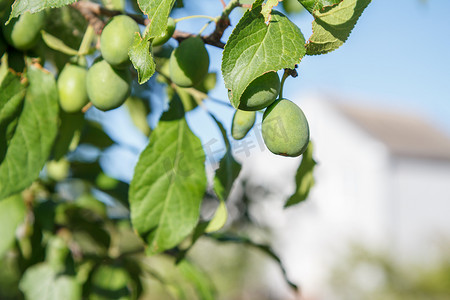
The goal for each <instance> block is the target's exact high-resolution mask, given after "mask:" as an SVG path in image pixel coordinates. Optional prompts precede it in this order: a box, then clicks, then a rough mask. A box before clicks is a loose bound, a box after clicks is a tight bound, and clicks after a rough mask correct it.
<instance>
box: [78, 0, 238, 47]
mask: <svg viewBox="0 0 450 300" xmlns="http://www.w3.org/2000/svg"><path fill="white" fill-rule="evenodd" d="M238 6H242V5H241V4H240V3H239V1H238V0H231V1H230V3H228V5H227V6H226V7H225V8H224V11H223V13H222V15H221V16H220V18H218V19H217V21H216V27H215V29H214V31H213V32H212V33H211V34H209V35H205V36H201V38H202V39H203V41H204V42H205V44H209V45H212V46H215V47H218V48H221V49H223V48H224V47H225V43H223V42H222V41H221V40H220V39H221V38H222V36H223V33H224V32H225V30H226V29H227V28H228V26H230V19H229V18H228V15H229V14H230V12H231V11H232V10H233V9H234V8H235V7H238ZM72 7H74V8H75V9H77V10H78V11H79V12H80V13H81V14H82V15H83V17H84V18H85V19H86V20H87V21H88V22H89V24H90V25H91V26H92V27H93V28H94V31H95V32H96V33H97V34H101V33H102V30H103V27H104V26H105V24H106V21H105V20H104V19H103V17H104V16H106V17H114V16H117V15H120V14H123V12H121V11H118V10H110V9H107V8H105V7H103V6H101V5H100V4H97V3H94V2H90V1H78V2H75V3H73V4H72ZM127 15H128V16H129V17H131V18H133V19H134V20H135V21H136V22H137V23H139V24H141V25H144V26H147V25H148V24H149V22H150V21H149V20H148V19H147V18H144V17H143V16H142V15H134V14H127ZM195 35H196V34H193V33H189V32H184V31H180V30H175V32H174V34H173V36H172V37H173V38H174V39H176V40H177V41H178V42H181V41H183V40H185V39H187V38H189V37H192V36H195Z"/></svg>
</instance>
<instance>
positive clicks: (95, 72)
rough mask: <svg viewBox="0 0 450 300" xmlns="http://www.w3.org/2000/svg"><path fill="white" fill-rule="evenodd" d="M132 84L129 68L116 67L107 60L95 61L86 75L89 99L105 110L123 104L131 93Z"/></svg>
mask: <svg viewBox="0 0 450 300" xmlns="http://www.w3.org/2000/svg"><path fill="white" fill-rule="evenodd" d="M130 84H131V75H130V72H129V69H123V70H117V69H114V68H113V67H111V65H110V64H108V63H107V62H106V61H105V60H101V61H99V62H97V63H95V64H94V65H93V66H92V67H91V68H90V69H89V70H88V72H87V76H86V86H87V93H88V96H89V99H90V100H91V102H92V104H94V106H95V107H97V108H98V109H100V110H103V111H107V110H111V109H114V108H117V107H119V106H121V105H122V104H123V103H124V102H125V100H126V99H127V98H128V96H129V95H130V91H131V87H130Z"/></svg>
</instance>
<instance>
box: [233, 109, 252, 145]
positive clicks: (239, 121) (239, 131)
mask: <svg viewBox="0 0 450 300" xmlns="http://www.w3.org/2000/svg"><path fill="white" fill-rule="evenodd" d="M255 119H256V112H254V111H245V110H240V109H238V110H236V112H235V113H234V116H233V123H232V125H231V135H232V136H233V138H234V139H235V140H241V139H243V138H244V137H245V136H246V135H247V133H248V132H249V131H250V129H252V127H253V124H255Z"/></svg>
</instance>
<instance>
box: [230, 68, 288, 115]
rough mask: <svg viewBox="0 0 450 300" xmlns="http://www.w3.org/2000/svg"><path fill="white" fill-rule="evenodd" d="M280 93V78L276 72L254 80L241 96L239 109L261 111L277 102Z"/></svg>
mask: <svg viewBox="0 0 450 300" xmlns="http://www.w3.org/2000/svg"><path fill="white" fill-rule="evenodd" d="M279 92H280V78H279V77H278V74H277V73H276V72H268V73H265V74H263V75H261V76H260V77H258V78H256V79H255V80H253V81H252V82H251V83H250V84H249V85H248V87H247V88H246V89H245V91H244V93H243V94H242V96H241V99H240V103H239V107H238V108H239V109H242V110H260V109H263V108H266V107H268V106H269V105H270V104H272V103H273V101H275V99H276V98H277V96H278V93H279Z"/></svg>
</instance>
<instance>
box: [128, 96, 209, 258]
mask: <svg viewBox="0 0 450 300" xmlns="http://www.w3.org/2000/svg"><path fill="white" fill-rule="evenodd" d="M204 162H205V154H204V152H203V149H202V145H201V142H200V140H199V139H198V137H196V136H195V135H194V134H193V133H192V132H191V130H190V129H189V127H188V125H187V123H186V120H185V119H184V112H183V108H182V104H181V102H180V101H172V102H171V105H170V109H169V111H168V112H166V113H164V114H163V116H162V117H161V120H160V122H159V124H158V126H157V127H156V128H155V130H154V131H153V132H152V134H151V135H150V144H149V145H148V146H147V148H146V149H145V150H144V151H143V152H142V154H141V156H140V158H139V161H138V163H137V165H136V168H135V172H134V177H133V180H132V181H131V184H130V207H131V221H132V223H133V227H134V228H135V230H136V231H137V232H138V233H139V235H140V236H141V237H142V238H143V239H144V240H145V241H146V242H147V244H148V245H149V248H148V251H149V252H150V253H156V252H161V251H164V250H167V249H170V248H172V247H174V246H175V245H177V244H178V243H180V242H181V241H182V240H183V239H184V238H186V237H187V236H188V235H189V234H190V233H191V232H192V230H193V229H194V227H195V226H196V224H197V222H198V218H199V214H200V203H201V201H202V199H203V195H204V193H205V190H206V174H205V166H204Z"/></svg>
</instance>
